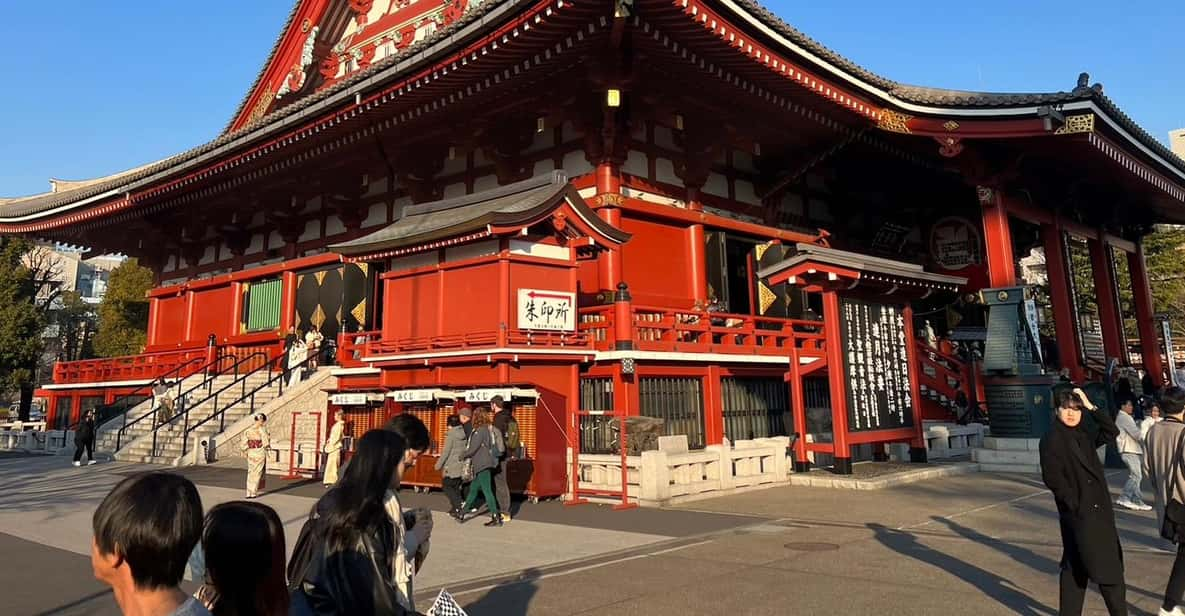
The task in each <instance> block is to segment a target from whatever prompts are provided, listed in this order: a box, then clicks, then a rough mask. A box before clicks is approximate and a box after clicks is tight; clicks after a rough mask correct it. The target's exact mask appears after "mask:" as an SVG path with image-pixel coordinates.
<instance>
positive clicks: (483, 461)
mask: <svg viewBox="0 0 1185 616" xmlns="http://www.w3.org/2000/svg"><path fill="white" fill-rule="evenodd" d="M494 438H495V437H494V428H493V426H492V425H491V422H490V414H489V413H488V412H485V411H478V412H476V413H475V414H474V417H473V432H471V433H470V434H469V447H468V448H467V449H466V450H465V453H464V454H462V455H461V459H462V460H470V461H471V463H472V465H473V481H472V482H471V483H470V484H469V494H468V495H467V496H466V497H465V504H463V505H461V510H460V511H458V512H457V513H456V515H454V516H453V517H454V518H456V519H457V521H459V522H464V521H465V512H466V511H469V510H470V509H471V508H472V507H473V505H475V504H477V493H478V492H479V491H480V492H481V496H482V498H484V499H485V501H486V508H488V509H489V511H490V521H489V522H486V523H485V525H486V526H502V514H501V513H500V512H499V511H498V499H496V498H494V485H493V470H494V468H496V467H497V466H498V455H497V453H496V452H495V451H494V448H495V445H494V442H495V441H494Z"/></svg>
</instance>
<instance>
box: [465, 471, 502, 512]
mask: <svg viewBox="0 0 1185 616" xmlns="http://www.w3.org/2000/svg"><path fill="white" fill-rule="evenodd" d="M493 474H494V472H493V469H489V468H487V469H485V470H484V471H481V472H480V473H478V474H477V476H476V477H474V478H473V483H471V484H469V494H468V496H466V497H465V504H464V505H463V506H462V507H461V511H469V510H470V509H472V508H473V505H475V504H477V493H478V491H480V492H481V496H482V498H484V499H485V501H486V507H487V508H488V509H489V510H490V515H491V516H493V517H495V518H496V517H498V515H499V514H498V499H496V498H494V489H493V487H492V486H491V485H490V483H491V481H490V480H491V475H493Z"/></svg>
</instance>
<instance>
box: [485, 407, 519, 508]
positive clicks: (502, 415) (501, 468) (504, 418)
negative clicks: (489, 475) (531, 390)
mask: <svg viewBox="0 0 1185 616" xmlns="http://www.w3.org/2000/svg"><path fill="white" fill-rule="evenodd" d="M490 412H491V413H493V414H494V420H493V421H494V429H495V430H497V431H498V436H500V437H502V443H503V445H504V447H503V448H502V456H501V457H499V458H498V467H497V468H495V469H494V497H495V498H497V499H498V508H499V509H501V510H502V521H503V522H509V521H510V484H509V483H508V482H507V481H506V480H507V473H506V465H507V463H508V462H509V461H511V460H514V459H515V458H516V457H517V456H518V448H519V445H520V439H519V433H518V420H516V419H515V418H514V413H513V412H512V411H511V410H510V407H509V406H508V405H507V404H506V403H505V402H504V401H503V400H502V396H494V397H493V398H490Z"/></svg>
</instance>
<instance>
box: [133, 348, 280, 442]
mask: <svg viewBox="0 0 1185 616" xmlns="http://www.w3.org/2000/svg"><path fill="white" fill-rule="evenodd" d="M257 355H262V356H263V357H264V358H265V359H266V358H267V353H264V352H263V351H259V352H256V353H252V354H250V355H247V356H245V357H242V358H240V359H239V360H238V361H236V362H235V363H234V364H232V365H231V366H230V368H227V369H226V370H215V371H214V373H213V374H210V373H207V376H206V378H205V379H203V380H202V382H201V383H198V384H197V385H195V386H193V387H190V388H189V389H187V390H185V391H184V392H181V393H180V394H179V395H178V396H177V399H176V400H177V403H178V404H179V405H181V406H182V407H185V406H186V403H185V400H186V395H188V394H189V393H190V392H193V391H196V390H198V389H201V388H202V387H203V386H205V387H206V390H207V391H206V393H207V395H206V397H205V398H202V401H203V402H204V401H205V400H208V399H209V398H210V395H211V394H210V391H209V390H211V389H213V382H214V379H216V378H217V377H219V376H221V375H224V374H226V373H228V372H230V371H231V370H234V374H235V379H234V380H233V381H231V382H230V384H229V385H227V387H230V386H233V385H234V384H235V383H238V382H239V381H240V380H244V381H245V379H246V376H247V374H250V373H245V374H244V375H243V377H241V378H240V377H239V366H241V365H243V364H244V363H246V361H247V360H248V359H254V358H255V357H256V356H257ZM233 357H235V355H233V354H230V353H227V354H226V355H220V356H218V357H217V358H215V359H214V361H212V362H210V363H209V364H206V368H207V369H208V368H209V367H210V366H213V365H217V364H218V363H219V362H221V361H223V360H224V359H229V358H233ZM177 389H178V390H180V389H181V388H180V387H178V388H177ZM223 389H226V388H225V387H224V388H223ZM219 391H221V390H219ZM199 404H200V402H199ZM155 413H156V407H155V406H154V407H153V408H151V409H149V410H148V412H147V413H145V414H143V415H141V416H139V417H137V418H136V419H134V420H132V421H131V422H130V423H129V422H127V414H126V413H125V414H124V425H123V427H122V428H120V429H119V433H118V434H116V435H115V450H116V451H119V449H120V447H121V446H122V444H123V435H124V433H125V432H127V429H128V428H130V427H132V426H133V425H135V424H137V423H140V421H142V420H144V419H145V418H147V417H151V416H153V415H154V414H155ZM178 415H179V413H178ZM176 417H177V415H174V416H173V417H170V418H169V419H168V420H167V421H162V422H161V425H164V424H166V423H169V422H171V421H172V420H173V419H174V418H176ZM157 429H159V426H158V427H157ZM157 429H153V431H152V443H153V445H152V449H153V451H155V450H156V432H157Z"/></svg>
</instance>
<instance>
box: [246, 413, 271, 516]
mask: <svg viewBox="0 0 1185 616" xmlns="http://www.w3.org/2000/svg"><path fill="white" fill-rule="evenodd" d="M254 419H255V423H254V424H251V427H249V428H247V429H246V430H244V431H243V444H242V450H243V452H244V453H245V454H246V455H247V498H255V497H257V496H259V490H260V489H262V488H263V485H264V474H265V473H267V450H268V447H270V446H271V442H272V440H271V437H270V436H269V435H268V433H267V428H265V427H264V425H263V424H264V423H265V422H266V421H267V415H264V414H263V413H259V414H258V415H256V416H255V417H254Z"/></svg>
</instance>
